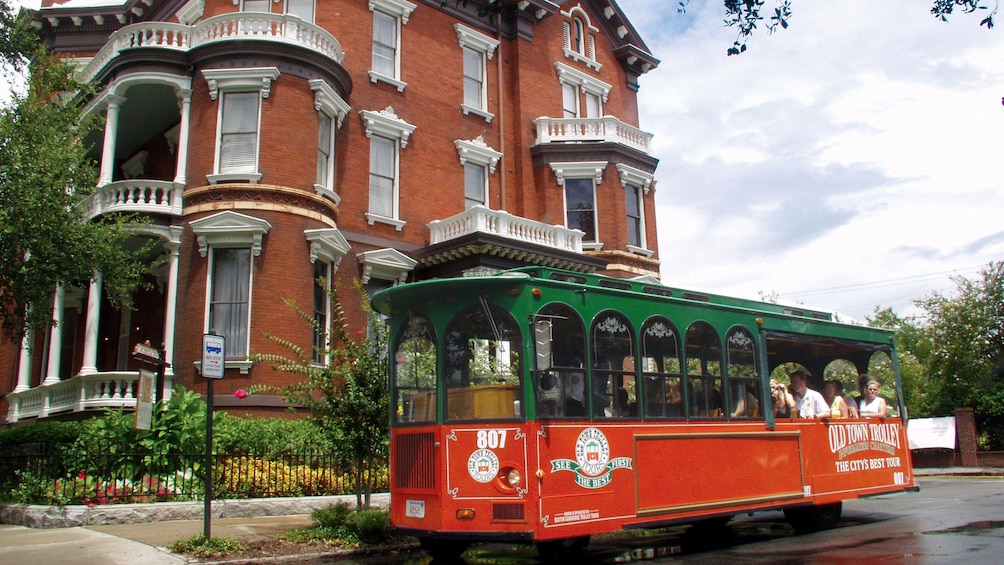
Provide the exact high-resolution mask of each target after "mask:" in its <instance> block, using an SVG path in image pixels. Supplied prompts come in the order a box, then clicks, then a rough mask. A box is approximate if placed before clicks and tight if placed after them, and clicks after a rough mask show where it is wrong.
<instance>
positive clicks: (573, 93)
mask: <svg viewBox="0 0 1004 565" xmlns="http://www.w3.org/2000/svg"><path fill="white" fill-rule="evenodd" d="M561 108H562V116H563V117H565V118H578V117H579V89H578V88H576V87H575V86H574V85H571V84H562V85H561Z"/></svg>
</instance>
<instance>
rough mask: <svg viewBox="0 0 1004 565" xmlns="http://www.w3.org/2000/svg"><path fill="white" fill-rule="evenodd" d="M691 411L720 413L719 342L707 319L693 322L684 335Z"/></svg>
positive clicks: (712, 415) (714, 414)
mask: <svg viewBox="0 0 1004 565" xmlns="http://www.w3.org/2000/svg"><path fill="white" fill-rule="evenodd" d="M686 347H687V349H686V359H687V386H688V387H689V390H688V391H687V394H688V399H687V400H688V402H689V403H690V407H689V408H690V415H691V416H699V417H713V418H715V417H721V416H722V342H721V338H719V337H718V332H716V331H715V328H713V327H711V324H709V323H707V322H694V323H693V324H691V325H690V327H689V328H687V335H686Z"/></svg>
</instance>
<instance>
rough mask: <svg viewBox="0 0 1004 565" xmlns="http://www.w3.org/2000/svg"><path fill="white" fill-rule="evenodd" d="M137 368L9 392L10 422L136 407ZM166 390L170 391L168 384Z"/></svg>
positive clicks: (83, 376)
mask: <svg viewBox="0 0 1004 565" xmlns="http://www.w3.org/2000/svg"><path fill="white" fill-rule="evenodd" d="M138 381H139V373H138V372H137V371H116V372H108V373H95V374H91V375H86V376H85V375H78V376H76V377H73V378H70V379H67V380H65V381H59V382H58V383H55V384H51V385H42V386H38V387H35V388H32V389H29V390H26V391H23V392H14V393H11V394H8V395H7V406H8V408H7V423H8V424H13V423H14V422H18V421H21V420H25V419H28V418H46V417H48V416H52V415H55V414H62V413H68V412H85V411H96V410H100V409H102V408H132V409H134V408H136V393H137V387H138V386H139V383H138ZM165 390H168V391H169V390H170V383H167V384H166V386H165Z"/></svg>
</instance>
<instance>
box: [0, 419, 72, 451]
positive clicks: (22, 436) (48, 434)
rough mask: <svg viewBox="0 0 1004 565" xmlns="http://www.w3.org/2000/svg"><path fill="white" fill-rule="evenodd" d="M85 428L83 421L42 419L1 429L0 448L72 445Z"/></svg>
mask: <svg viewBox="0 0 1004 565" xmlns="http://www.w3.org/2000/svg"><path fill="white" fill-rule="evenodd" d="M83 430H84V425H83V423H82V422H58V421H42V422H38V423H35V424H32V425H30V426H18V427H16V428H9V429H6V430H3V431H0V449H4V448H9V447H15V446H19V445H28V444H33V443H36V444H45V443H48V444H55V445H71V444H73V443H74V442H76V441H77V438H78V437H80V434H81V433H82V432H83Z"/></svg>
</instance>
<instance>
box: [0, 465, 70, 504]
mask: <svg viewBox="0 0 1004 565" xmlns="http://www.w3.org/2000/svg"><path fill="white" fill-rule="evenodd" d="M14 475H15V476H14V480H13V481H11V482H10V484H5V485H4V488H3V489H2V490H0V500H3V502H10V503H14V504H48V505H54V506H65V505H67V504H70V503H72V502H73V501H72V499H71V498H70V497H69V496H67V494H66V490H65V489H63V488H62V485H60V484H59V481H58V480H57V479H53V478H50V477H44V476H41V475H39V474H37V473H35V472H32V471H27V470H17V471H14Z"/></svg>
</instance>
